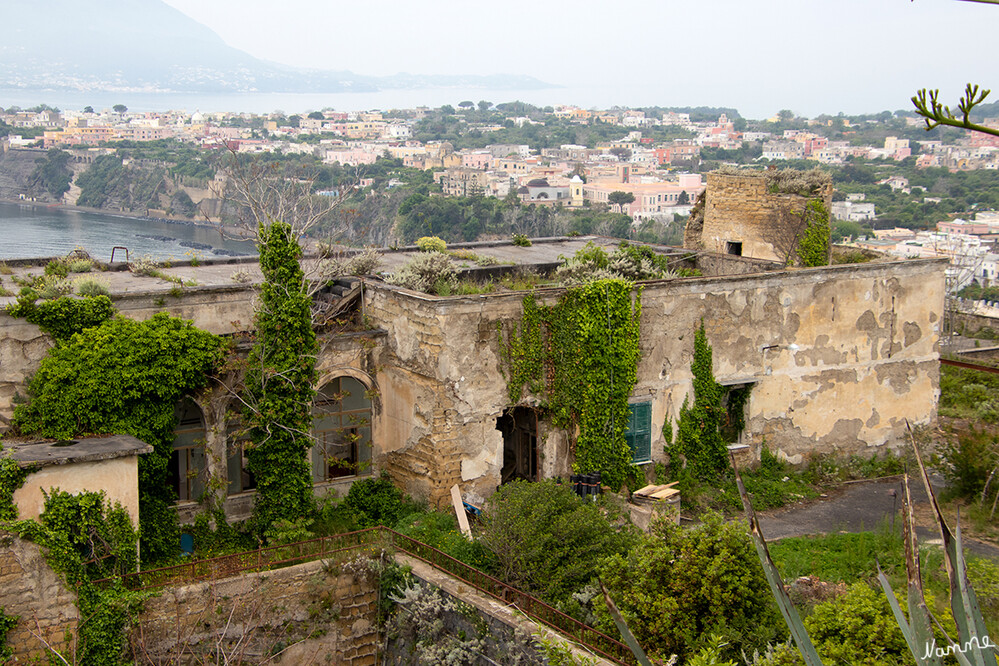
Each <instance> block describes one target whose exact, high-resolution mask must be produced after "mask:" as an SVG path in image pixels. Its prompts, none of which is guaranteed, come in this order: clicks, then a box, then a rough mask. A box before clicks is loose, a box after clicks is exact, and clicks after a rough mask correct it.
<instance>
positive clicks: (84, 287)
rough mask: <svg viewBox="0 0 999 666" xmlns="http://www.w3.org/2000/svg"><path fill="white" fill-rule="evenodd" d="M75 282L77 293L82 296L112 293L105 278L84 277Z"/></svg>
mask: <svg viewBox="0 0 999 666" xmlns="http://www.w3.org/2000/svg"><path fill="white" fill-rule="evenodd" d="M75 284H76V293H78V294H79V295H80V296H109V295H110V294H111V290H110V289H109V285H108V283H107V282H105V281H104V280H96V279H94V278H84V279H82V280H77V281H76V282H75Z"/></svg>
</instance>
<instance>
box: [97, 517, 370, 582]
mask: <svg viewBox="0 0 999 666" xmlns="http://www.w3.org/2000/svg"><path fill="white" fill-rule="evenodd" d="M384 541H385V535H384V534H383V533H382V529H381V528H379V527H369V528H368V529H365V530H358V531H356V532H347V533H345V534H335V535H332V536H325V537H318V538H316V539H309V540H307V541H298V542H295V543H289V544H285V545H283V546H267V547H265V548H257V549H256V550H247V551H243V552H241V553H233V554H231V555H221V556H219V557H211V558H206V559H200V560H191V561H190V562H185V563H183V564H176V565H173V566H169V567H161V568H159V569H148V570H145V571H139V572H136V573H131V574H128V575H126V576H124V577H123V578H122V580H123V582H124V583H125V586H126V587H128V588H129V589H133V590H148V589H154V588H159V587H166V586H167V585H173V584H184V585H187V584H190V583H196V582H199V581H206V580H218V579H220V578H228V577H229V576H235V575H236V574H240V573H248V572H251V571H267V570H268V569H277V568H281V567H287V566H291V565H294V564H303V563H305V562H312V561H315V560H323V559H328V558H335V557H336V556H337V555H338V554H342V553H347V552H352V551H355V550H358V549H361V548H365V547H370V548H381V547H383V545H384V544H383V542H384ZM107 582H109V579H106V578H105V579H101V580H97V581H95V583H97V584H101V583H107Z"/></svg>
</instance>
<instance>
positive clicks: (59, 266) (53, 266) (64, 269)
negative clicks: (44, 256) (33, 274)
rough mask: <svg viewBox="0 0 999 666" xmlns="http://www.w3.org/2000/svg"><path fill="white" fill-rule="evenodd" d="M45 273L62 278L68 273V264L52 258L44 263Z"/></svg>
mask: <svg viewBox="0 0 999 666" xmlns="http://www.w3.org/2000/svg"><path fill="white" fill-rule="evenodd" d="M45 274H46V275H50V276H55V277H61V278H64V277H66V276H67V275H69V264H68V263H66V262H65V261H63V260H62V259H53V260H52V261H50V262H49V263H47V264H45Z"/></svg>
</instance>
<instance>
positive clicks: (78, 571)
mask: <svg viewBox="0 0 999 666" xmlns="http://www.w3.org/2000/svg"><path fill="white" fill-rule="evenodd" d="M8 527H9V529H11V530H13V531H14V532H16V533H17V534H18V535H19V536H21V537H22V538H25V539H27V540H29V541H33V542H35V543H37V544H38V545H39V546H42V548H43V549H44V551H43V552H44V553H45V559H46V561H47V562H48V563H49V566H51V567H52V568H53V569H54V570H55V571H56V572H58V573H59V574H61V575H62V576H63V577H64V578H65V580H66V583H67V584H68V585H69V587H70V588H71V589H73V590H75V591H76V593H77V608H78V609H79V611H80V622H79V624H78V625H77V642H76V652H75V654H74V655H61V656H62V661H63V663H77V664H81V665H82V666H118V664H120V663H121V661H122V653H123V651H124V648H125V646H126V643H127V630H128V618H129V615H130V614H131V613H133V612H134V611H136V610H137V609H138V607H139V606H140V604H141V602H142V600H143V599H144V597H145V595H144V594H143V593H137V592H130V591H128V590H127V589H126V588H125V587H124V585H123V584H122V581H121V578H122V576H124V575H125V574H127V573H130V572H132V571H135V567H136V544H137V542H138V538H139V536H138V533H137V532H136V531H135V529H134V528H133V527H132V523H131V519H130V518H129V515H128V512H127V511H126V510H125V509H124V508H122V506H121V505H120V504H115V505H114V506H108V505H107V500H106V498H105V496H104V494H103V493H92V492H91V493H80V494H78V495H71V494H69V493H66V492H62V491H60V490H58V489H53V490H52V492H51V493H49V494H48V495H47V496H46V498H45V510H44V511H43V512H42V514H41V515H40V516H39V519H38V522H35V521H33V520H24V521H20V522H17V523H13V524H9V526H8ZM99 579H110V581H109V582H107V583H102V584H96V583H95V582H94V581H96V580H99ZM52 657H53V659H57V658H58V657H56V656H55V655H52ZM66 659H69V660H71V662H67V661H65V660H66Z"/></svg>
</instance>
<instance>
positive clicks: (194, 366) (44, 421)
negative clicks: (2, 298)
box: [14, 313, 223, 560]
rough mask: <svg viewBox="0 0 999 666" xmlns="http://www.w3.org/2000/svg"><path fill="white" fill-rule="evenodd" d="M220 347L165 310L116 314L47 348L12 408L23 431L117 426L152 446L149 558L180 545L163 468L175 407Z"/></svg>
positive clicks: (146, 511) (145, 539)
mask: <svg viewBox="0 0 999 666" xmlns="http://www.w3.org/2000/svg"><path fill="white" fill-rule="evenodd" d="M77 327H78V326H77ZM222 353H223V345H222V342H221V340H220V339H219V338H217V337H216V336H214V335H212V334H211V333H208V332H206V331H201V330H199V329H197V328H195V327H194V326H192V325H191V324H190V322H185V321H182V320H180V319H177V318H174V317H171V316H169V315H167V314H164V313H159V314H156V315H153V317H152V318H151V319H149V320H146V321H143V322H136V321H133V320H131V319H126V318H124V317H114V318H112V319H109V320H108V321H106V322H104V323H103V324H101V325H100V326H96V327H92V328H85V329H83V330H82V331H81V332H80V333H79V334H77V335H74V336H73V337H71V338H70V339H68V340H64V341H62V342H60V343H59V344H57V345H56V346H55V347H54V348H53V349H52V350H50V351H49V354H48V355H47V356H46V357H45V358H44V359H43V360H42V362H41V364H40V366H39V368H38V371H37V372H36V373H35V375H34V376H33V377H32V379H31V381H30V383H29V385H28V402H27V403H25V404H21V405H18V406H17V408H16V409H15V412H14V424H15V426H16V427H17V428H18V429H19V430H20V432H22V433H25V434H36V435H41V436H44V437H54V438H58V439H69V438H73V437H77V436H81V435H88V434H105V433H121V434H129V435H132V436H134V437H137V438H138V439H140V440H142V441H144V442H146V443H147V444H150V445H151V446H152V447H153V452H152V453H150V454H147V455H144V456H140V458H139V510H140V517H141V520H140V527H141V535H142V554H143V557H144V558H145V559H147V560H158V559H161V558H165V557H169V556H170V555H172V554H173V553H174V552H176V550H177V548H178V544H179V538H178V530H177V516H176V514H175V513H174V512H173V510H172V509H171V504H172V503H173V501H174V500H175V499H176V498H175V497H174V494H173V490H172V489H171V487H170V484H169V482H168V473H167V466H168V463H169V461H170V455H171V453H172V443H173V432H174V426H175V415H174V406H175V405H176V404H177V402H178V401H179V400H180V399H181V398H182V397H183V396H184V395H186V394H188V393H191V392H193V391H195V390H197V389H198V388H200V387H202V386H204V385H205V383H206V382H207V381H208V377H209V376H210V374H211V372H212V369H213V368H214V367H215V366H216V364H217V363H219V362H220V361H221V358H222Z"/></svg>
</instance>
